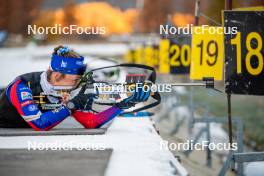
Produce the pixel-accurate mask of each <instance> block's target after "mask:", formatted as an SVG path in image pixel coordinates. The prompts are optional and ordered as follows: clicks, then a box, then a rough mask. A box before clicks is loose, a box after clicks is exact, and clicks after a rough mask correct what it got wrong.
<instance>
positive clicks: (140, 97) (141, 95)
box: [116, 87, 151, 109]
mask: <svg viewBox="0 0 264 176" xmlns="http://www.w3.org/2000/svg"><path fill="white" fill-rule="evenodd" d="M150 93H151V91H150V90H147V91H146V90H145V91H144V90H143V87H138V88H137V89H136V90H134V91H133V92H132V95H131V96H129V97H127V98H126V99H124V100H123V101H121V102H120V103H117V104H116V106H117V107H119V108H120V109H128V108H130V107H132V106H135V104H136V103H139V102H143V101H147V100H148V98H149V96H150Z"/></svg>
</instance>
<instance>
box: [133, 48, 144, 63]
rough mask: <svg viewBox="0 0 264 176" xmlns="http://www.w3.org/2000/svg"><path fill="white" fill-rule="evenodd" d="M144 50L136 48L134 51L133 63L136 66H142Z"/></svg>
mask: <svg viewBox="0 0 264 176" xmlns="http://www.w3.org/2000/svg"><path fill="white" fill-rule="evenodd" d="M143 57H144V49H143V47H141V46H140V47H138V48H137V49H136V50H135V63H136V64H144V60H143V59H144V58H143Z"/></svg>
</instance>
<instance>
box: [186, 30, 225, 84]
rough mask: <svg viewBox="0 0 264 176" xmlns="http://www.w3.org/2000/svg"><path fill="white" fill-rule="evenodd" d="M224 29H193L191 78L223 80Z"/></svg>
mask: <svg viewBox="0 0 264 176" xmlns="http://www.w3.org/2000/svg"><path fill="white" fill-rule="evenodd" d="M223 32H224V31H223V28H222V27H211V26H210V27H205V26H203V27H200V26H197V27H193V35H192V50H191V73H190V78H191V79H195V80H201V79H203V78H204V77H213V78H214V79H215V80H222V78H223V62H224V34H223Z"/></svg>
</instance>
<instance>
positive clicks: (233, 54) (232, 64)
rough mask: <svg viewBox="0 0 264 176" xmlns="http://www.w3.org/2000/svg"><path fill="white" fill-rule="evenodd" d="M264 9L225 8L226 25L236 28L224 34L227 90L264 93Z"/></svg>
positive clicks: (239, 92)
mask: <svg viewBox="0 0 264 176" xmlns="http://www.w3.org/2000/svg"><path fill="white" fill-rule="evenodd" d="M263 20H264V11H225V12H224V26H225V27H227V28H228V27H234V26H235V27H237V33H236V34H226V35H225V55H226V58H225V91H226V93H229V94H248V95H264V62H263V55H264V47H263V41H264V23H263Z"/></svg>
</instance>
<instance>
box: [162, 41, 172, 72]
mask: <svg viewBox="0 0 264 176" xmlns="http://www.w3.org/2000/svg"><path fill="white" fill-rule="evenodd" d="M169 47H170V41H169V40H168V39H162V40H160V51H159V73H169V72H170V65H169Z"/></svg>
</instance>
